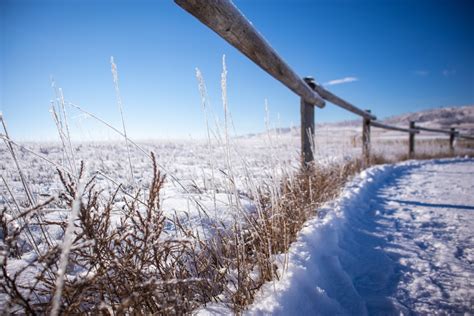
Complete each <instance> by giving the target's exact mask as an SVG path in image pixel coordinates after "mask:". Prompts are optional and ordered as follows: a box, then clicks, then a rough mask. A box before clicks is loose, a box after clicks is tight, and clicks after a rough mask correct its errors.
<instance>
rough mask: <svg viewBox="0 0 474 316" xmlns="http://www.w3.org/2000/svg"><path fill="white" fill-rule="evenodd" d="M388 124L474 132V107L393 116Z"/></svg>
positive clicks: (388, 120)
mask: <svg viewBox="0 0 474 316" xmlns="http://www.w3.org/2000/svg"><path fill="white" fill-rule="evenodd" d="M383 121H384V122H385V123H387V124H393V125H407V124H408V122H409V121H415V122H416V123H419V124H420V125H423V126H429V127H436V128H442V129H448V128H450V127H456V128H457V129H461V130H463V131H466V132H470V133H473V132H474V105H467V106H459V107H443V108H438V109H431V110H426V111H420V112H415V113H407V114H402V115H397V116H392V117H389V118H386V119H384V120H383Z"/></svg>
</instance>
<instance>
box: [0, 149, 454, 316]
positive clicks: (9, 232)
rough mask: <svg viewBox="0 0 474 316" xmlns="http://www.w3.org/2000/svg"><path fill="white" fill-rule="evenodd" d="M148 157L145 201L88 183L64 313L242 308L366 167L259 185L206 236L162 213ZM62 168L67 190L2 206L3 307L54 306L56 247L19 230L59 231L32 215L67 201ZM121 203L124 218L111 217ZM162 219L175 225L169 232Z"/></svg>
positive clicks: (158, 178)
mask: <svg viewBox="0 0 474 316" xmlns="http://www.w3.org/2000/svg"><path fill="white" fill-rule="evenodd" d="M442 156H443V157H449V156H451V153H445V154H443V155H442ZM151 157H152V165H153V179H152V181H151V184H150V187H149V188H148V192H147V194H146V201H141V200H140V197H141V196H142V194H141V192H137V193H136V194H135V195H134V196H125V197H123V198H121V199H118V198H117V193H118V192H119V190H120V186H118V187H117V190H116V191H115V194H113V195H112V196H109V197H107V195H104V194H103V193H104V192H102V191H101V190H97V189H96V188H95V178H94V177H92V178H91V179H89V180H88V181H87V183H86V185H85V189H84V191H83V192H84V193H83V195H82V196H81V197H80V200H81V205H80V211H79V216H78V219H77V221H76V222H75V226H76V232H75V235H74V239H73V243H72V247H71V249H70V255H69V257H68V264H67V269H66V275H67V277H66V278H65V281H64V284H63V290H62V295H61V297H60V312H61V313H64V314H83V313H92V314H110V315H116V314H180V315H181V314H186V313H189V312H191V311H193V310H195V309H196V308H198V307H200V306H203V305H205V304H207V303H209V302H223V303H224V304H226V305H227V306H228V307H229V308H230V309H232V310H233V311H234V312H235V313H236V314H239V313H241V312H242V311H243V310H245V308H246V306H248V305H249V304H251V303H252V302H253V300H254V296H255V294H256V292H257V291H258V289H259V288H260V287H261V286H262V285H263V284H264V283H265V282H268V281H271V280H277V279H278V278H279V277H280V276H281V274H282V273H283V272H282V271H281V269H282V267H281V265H280V266H279V265H277V264H276V262H275V256H276V255H280V254H284V253H287V251H288V249H289V247H290V245H291V243H292V242H294V241H295V240H296V238H297V234H298V232H299V231H300V230H301V228H302V227H303V225H304V223H305V222H306V221H307V220H308V219H310V218H311V217H313V216H315V215H316V213H317V209H318V207H320V206H321V205H322V204H323V203H325V202H327V201H329V200H332V199H334V198H335V197H336V196H337V195H338V194H339V193H340V191H341V189H342V188H343V187H344V184H345V183H346V182H347V181H348V180H349V179H350V178H351V176H353V175H354V174H356V173H358V172H360V170H361V169H362V168H363V164H362V162H361V161H360V160H357V159H356V160H351V161H345V162H339V163H331V164H325V165H321V164H313V165H311V166H310V167H308V168H306V169H304V170H300V172H298V173H296V174H295V175H292V176H287V177H285V178H284V179H283V180H282V181H281V183H280V185H279V187H277V188H275V187H274V186H273V185H271V184H269V185H267V186H263V187H260V188H258V190H257V192H256V193H255V194H254V195H253V196H251V198H252V199H253V201H254V203H255V205H256V206H257V207H256V211H255V212H254V213H251V214H249V215H248V216H247V217H246V221H245V222H243V223H241V222H236V223H235V224H234V225H233V226H232V227H225V226H223V225H222V226H219V225H218V224H214V225H215V226H214V227H213V229H214V232H215V233H214V234H213V235H212V236H211V237H208V238H206V239H203V238H202V237H201V236H200V235H199V233H197V232H196V231H195V230H193V229H191V228H190V227H187V226H186V225H184V224H182V223H181V222H180V220H179V219H178V218H167V217H165V216H164V215H163V210H162V208H161V205H160V191H161V190H162V187H163V183H164V181H165V177H164V176H163V175H162V174H161V173H160V172H159V171H158V169H157V166H156V162H155V158H154V155H153V154H152V155H151ZM407 158H408V157H406V156H400V157H397V160H404V159H407ZM416 158H417V159H432V158H441V155H438V154H436V155H433V154H432V155H430V156H428V155H418V156H417V157H416ZM387 162H393V161H388V160H387V159H386V158H384V157H383V156H381V155H375V156H372V157H371V161H370V163H371V164H372V165H373V164H381V163H387ZM81 170H82V168H81ZM58 173H59V177H60V180H61V182H62V184H63V187H64V189H63V192H62V194H60V195H59V196H58V197H57V198H55V199H50V200H48V201H45V202H43V203H41V204H39V205H36V206H35V207H31V208H30V209H28V210H26V211H24V212H22V213H21V214H18V215H17V216H14V217H12V216H10V215H9V214H12V212H11V211H10V210H8V209H7V207H5V208H4V209H3V210H2V211H1V214H0V215H1V216H0V224H1V229H2V232H3V236H2V240H3V249H2V254H1V259H2V260H0V265H1V271H2V272H1V277H2V283H1V289H2V292H3V293H4V294H6V296H7V304H6V306H4V309H5V311H6V312H7V313H8V312H12V313H20V314H23V313H28V314H36V313H41V314H42V313H49V312H51V309H52V304H53V297H54V293H55V292H56V291H57V278H58V264H57V262H58V260H59V258H60V254H61V250H62V249H61V244H60V243H58V242H46V241H45V240H35V241H34V243H36V244H34V245H32V244H30V243H31V240H26V239H25V235H27V234H26V232H27V230H28V229H32V227H33V226H35V225H36V227H37V226H38V225H40V226H41V227H42V228H43V229H45V228H47V227H52V226H56V227H60V228H61V230H62V232H63V235H64V233H65V230H66V226H67V219H66V218H64V219H58V220H57V221H46V220H42V221H40V222H39V223H38V220H37V221H36V224H35V225H33V224H31V223H32V219H33V218H34V216H33V214H35V213H37V212H38V211H40V210H41V209H42V208H44V207H46V206H48V205H49V204H55V205H62V206H64V207H65V208H69V209H71V208H72V204H73V201H74V200H75V199H76V198H77V195H78V183H79V181H78V179H72V178H71V177H70V176H68V175H67V174H64V173H62V172H61V171H59V170H58ZM80 174H81V177H83V176H82V172H80ZM118 210H119V211H120V213H121V216H120V217H119V218H120V220H119V222H118V223H113V221H114V213H116V212H117V211H118ZM18 223H23V224H22V225H18ZM167 226H168V227H173V228H174V229H172V230H170V229H165V227H167ZM45 230H46V231H47V229H45ZM34 247H36V248H38V249H42V251H41V255H38V256H37V257H35V258H32V259H31V260H30V261H29V263H28V264H27V265H25V266H23V267H22V268H21V269H19V270H17V271H16V272H15V273H14V274H11V273H9V271H8V265H9V262H10V261H11V260H15V258H19V257H20V256H21V254H22V253H24V252H25V251H26V250H28V249H32V248H34ZM279 269H280V270H279ZM283 269H284V267H283Z"/></svg>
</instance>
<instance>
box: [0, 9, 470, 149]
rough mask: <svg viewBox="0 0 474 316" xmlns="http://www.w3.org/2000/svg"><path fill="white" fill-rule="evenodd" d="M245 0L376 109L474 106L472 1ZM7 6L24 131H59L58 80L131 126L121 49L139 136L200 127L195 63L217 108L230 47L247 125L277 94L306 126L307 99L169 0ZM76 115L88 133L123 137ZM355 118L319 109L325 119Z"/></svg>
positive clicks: (13, 86) (98, 110)
mask: <svg viewBox="0 0 474 316" xmlns="http://www.w3.org/2000/svg"><path fill="white" fill-rule="evenodd" d="M234 2H235V4H236V5H237V6H238V7H239V8H240V10H241V11H242V12H243V13H244V14H245V15H246V16H247V18H249V20H250V21H252V22H253V24H254V25H255V26H256V28H257V29H258V30H259V31H260V32H261V33H262V34H263V36H264V37H265V38H266V39H267V40H268V41H269V42H270V43H271V45H272V46H273V47H274V48H275V49H276V51H277V52H278V53H279V54H280V55H281V56H282V57H283V59H285V60H286V62H287V63H288V64H289V65H291V66H292V67H293V69H294V70H295V71H296V72H297V73H298V74H299V75H301V76H305V75H312V76H314V77H315V78H316V79H317V81H318V82H320V83H326V84H328V86H327V87H328V89H329V90H331V91H333V92H335V93H336V94H338V95H340V96H341V97H343V98H345V99H347V100H348V101H350V102H352V103H353V104H355V105H357V106H359V107H361V108H366V109H371V110H372V111H373V113H375V114H376V115H377V116H378V117H386V116H389V115H394V114H399V113H404V112H409V111H418V110H421V109H426V108H433V107H439V106H448V105H449V106H452V105H454V106H457V105H466V104H474V57H473V56H474V2H473V1H408V0H406V1H387V0H385V1H339V0H326V1H309V0H308V1H302V0H301V1H297V0H293V1H290V0H286V1H283V0H276V1H270V0H260V1H250V0H247V1H245V0H241V1H237V0H236V1H234ZM0 14H1V15H0V23H1V24H0V27H1V29H0V36H1V38H0V110H1V111H2V112H3V114H4V117H5V118H6V120H7V123H8V125H9V129H10V134H11V136H12V137H13V138H16V139H22V140H28V139H32V140H51V139H55V138H56V133H55V127H54V123H53V121H52V119H51V115H50V113H49V111H48V110H49V106H50V100H51V99H52V98H53V96H54V94H53V91H52V89H51V87H50V77H51V76H53V77H54V78H55V80H56V82H57V84H58V85H59V86H60V87H62V88H63V90H64V94H65V97H66V99H67V100H69V101H71V102H74V103H77V104H79V105H81V106H82V107H84V108H85V109H87V110H89V111H91V112H93V113H95V114H97V115H99V116H100V117H102V118H105V119H106V120H107V121H109V122H111V123H112V124H113V125H115V126H117V127H120V126H121V123H120V114H119V111H118V108H117V104H116V101H115V91H114V86H113V81H112V75H111V71H110V56H114V58H115V61H116V63H117V65H118V70H119V77H120V88H121V93H122V99H123V104H124V114H125V120H126V124H127V128H128V132H129V134H130V135H131V136H132V137H134V138H138V139H143V138H182V137H188V136H189V135H192V136H193V137H198V136H200V135H202V134H203V132H204V128H205V124H204V118H203V113H202V110H201V107H200V96H199V91H198V86H197V81H196V78H195V68H196V67H198V68H199V69H200V70H201V71H202V73H203V75H204V78H205V80H206V83H207V89H208V91H209V94H210V99H211V102H212V105H213V107H214V109H215V111H216V112H218V113H219V112H221V104H220V72H221V60H222V55H223V54H225V55H226V60H227V68H228V97H229V106H230V109H231V112H232V116H233V120H234V125H235V127H236V130H237V133H248V132H258V131H261V130H263V129H264V117H265V111H264V100H265V98H267V99H268V103H269V107H270V114H271V118H272V121H273V122H274V124H278V125H280V126H290V125H291V124H293V125H298V124H299V123H298V122H299V98H298V97H297V96H295V95H294V94H293V93H292V92H291V91H290V90H288V89H287V88H286V87H284V86H283V85H282V84H280V83H279V82H277V81H276V80H274V79H273V78H271V77H270V76H269V75H268V74H266V73H265V72H264V71H262V70H261V69H260V68H258V67H257V66H256V65H255V64H253V63H252V62H251V61H249V60H248V59H247V58H246V57H244V56H243V55H241V54H240V53H238V52H237V51H236V50H235V49H234V48H233V47H231V46H230V45H229V44H227V43H226V42H225V41H224V40H223V39H221V38H220V37H219V36H218V35H216V34H215V33H214V32H212V31H211V30H209V29H208V28H207V27H205V26H204V25H202V24H201V23H200V22H198V21H197V20H196V19H195V18H194V17H193V16H191V15H189V14H188V13H187V12H185V11H184V10H182V9H181V8H180V7H178V6H177V5H176V4H174V2H173V1H171V0H166V1H165V0H160V1H137V0H135V1H131V0H130V1H107V0H104V1H84V0H69V1H66V0H64V1H60V0H57V1H42V0H34V1H23V0H15V1H10V0H1V1H0ZM335 80H336V81H335ZM337 80H339V81H342V82H343V83H339V84H332V85H330V83H331V82H333V83H337V82H338V81H337ZM70 114H71V125H73V127H74V129H75V131H76V132H75V133H77V137H78V138H81V139H86V140H87V139H94V138H97V139H98V138H101V139H104V138H105V139H107V138H108V137H111V135H113V134H112V133H109V132H108V131H104V130H103V129H100V128H99V127H98V126H99V125H98V124H97V123H95V122H93V121H92V120H91V119H84V118H83V117H81V116H80V115H78V113H77V112H75V111H72V110H70ZM278 117H279V119H278ZM356 118H357V117H356V116H354V115H352V114H350V113H347V112H345V111H343V110H341V109H339V108H337V107H336V106H334V105H331V104H328V105H327V106H326V108H325V109H323V110H317V111H316V120H317V122H327V121H339V120H346V119H356Z"/></svg>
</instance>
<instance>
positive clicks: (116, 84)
mask: <svg viewBox="0 0 474 316" xmlns="http://www.w3.org/2000/svg"><path fill="white" fill-rule="evenodd" d="M110 65H111V68H112V77H113V79H114V87H115V95H116V97H117V105H118V108H119V111H120V117H121V119H122V128H123V135H124V139H125V146H126V147H127V155H128V164H129V167H130V181H131V183H132V184H133V185H134V187H135V188H137V183H136V182H135V177H134V176H133V166H132V158H131V155H130V147H129V146H128V137H127V129H126V128H125V119H124V117H123V105H122V96H121V95H120V88H119V79H118V71H117V65H116V64H115V62H114V57H113V56H112V57H110Z"/></svg>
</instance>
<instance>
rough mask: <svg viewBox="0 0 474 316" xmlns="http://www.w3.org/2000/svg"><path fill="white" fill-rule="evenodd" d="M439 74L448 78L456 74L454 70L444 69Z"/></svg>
mask: <svg viewBox="0 0 474 316" xmlns="http://www.w3.org/2000/svg"><path fill="white" fill-rule="evenodd" d="M441 73H442V74H443V76H445V77H449V76H452V75H454V74H456V70H455V69H444V70H443V71H442V72H441Z"/></svg>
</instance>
